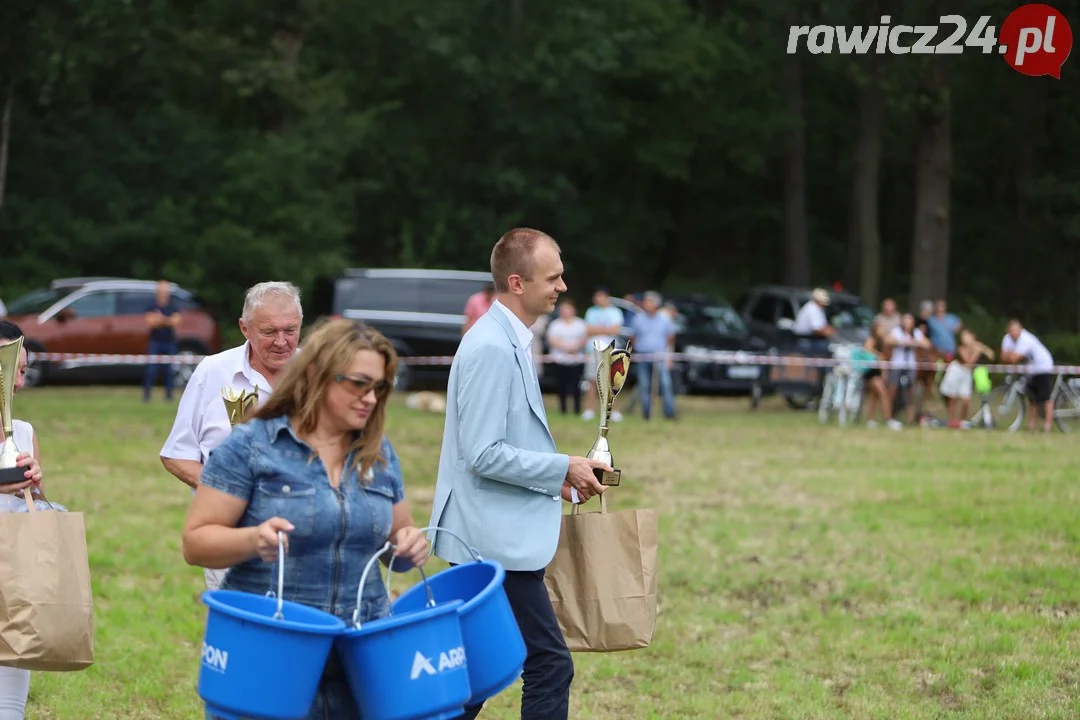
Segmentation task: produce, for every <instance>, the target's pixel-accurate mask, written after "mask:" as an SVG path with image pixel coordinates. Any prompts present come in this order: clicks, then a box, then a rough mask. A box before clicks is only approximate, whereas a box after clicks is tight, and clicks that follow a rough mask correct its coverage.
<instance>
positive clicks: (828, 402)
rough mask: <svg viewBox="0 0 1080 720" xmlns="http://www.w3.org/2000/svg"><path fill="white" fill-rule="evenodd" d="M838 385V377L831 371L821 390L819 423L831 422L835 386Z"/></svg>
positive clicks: (826, 376)
mask: <svg viewBox="0 0 1080 720" xmlns="http://www.w3.org/2000/svg"><path fill="white" fill-rule="evenodd" d="M835 384H836V375H834V374H833V373H832V371H830V372H829V373H828V374H826V375H825V384H824V386H823V387H822V388H821V400H820V401H819V402H818V411H817V412H818V422H820V423H822V424H824V423H827V422H829V418H830V417H831V416H832V409H833V402H832V400H833V392H834V390H833V386H834V385H835Z"/></svg>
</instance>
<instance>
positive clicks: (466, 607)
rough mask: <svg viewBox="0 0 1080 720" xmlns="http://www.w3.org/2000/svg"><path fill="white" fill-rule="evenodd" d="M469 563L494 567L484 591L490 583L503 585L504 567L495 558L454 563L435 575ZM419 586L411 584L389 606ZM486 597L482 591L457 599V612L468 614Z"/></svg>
mask: <svg viewBox="0 0 1080 720" xmlns="http://www.w3.org/2000/svg"><path fill="white" fill-rule="evenodd" d="M470 565H489V566H491V567H493V568H495V577H493V578H491V581H490V582H489V583H488V584H487V585H486V586H485V587H484V591H486V590H487V589H488V588H490V587H491V586H492V585H503V584H504V583H505V582H506V568H504V567H503V566H502V563H500V562H497V561H495V560H486V559H485V560H474V561H472V562H467V563H461V564H460V565H455V566H454V567H448V568H446V569H445V570H443V571H441V572H439V573H437V574H436V575H441V574H442V573H444V572H449V571H451V570H456V569H457V568H464V567H468V566H470ZM436 575H432V576H431V577H432V578H434V577H436ZM419 587H420V583H417V584H416V585H413V586H412V587H411V588H409V589H408V590H405V591H404V592H402V593H401V595H399V596H398V597H397V599H395V600H394V602H393V603H391V604H390V605H391V607H393V605H394V603H396V602H397V601H398V600H400V599H401V598H403V597H405V595H406V594H407V593H411V592H413V591H416V592H419V590H417V588H419ZM487 598H488V596H487V595H484V593H483V592H480V593H477V594H476V595H473V596H472V597H471V598H469V599H468V600H465V601H461V600H457V601H455V602H460V603H461V609H460V610H459V611H458V612H459V613H461V614H462V615H468V614H469V613H471V612H472V611H473V610H475V609H476V607H477V606H478V605H480V603H482V602H485V601H486V600H487Z"/></svg>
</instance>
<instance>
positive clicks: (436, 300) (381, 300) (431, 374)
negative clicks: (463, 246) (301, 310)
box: [305, 268, 491, 390]
mask: <svg viewBox="0 0 1080 720" xmlns="http://www.w3.org/2000/svg"><path fill="white" fill-rule="evenodd" d="M490 283H491V273H490V272H471V271H465V270H422V269H414V268H399V269H389V268H385V269H384V268H378V269H376V268H369V269H361V268H357V269H350V270H346V271H345V272H344V273H343V274H342V275H340V276H338V277H336V278H323V279H322V280H320V281H319V282H318V283H317V285H316V288H315V292H314V295H313V307H311V308H310V309H309V310H310V311H313V312H310V314H311V315H312V316H316V317H317V316H318V315H335V316H340V317H346V318H350V319H352V320H360V321H362V322H364V323H366V324H368V325H370V326H372V327H374V328H375V329H377V330H378V331H379V332H381V333H382V334H383V335H385V336H386V337H387V338H388V339H389V340H390V342H392V343H393V344H394V347H395V349H396V350H397V352H398V355H400V356H402V357H409V356H428V355H436V356H452V355H454V353H455V352H457V347H458V344H459V343H460V342H461V328H462V326H463V325H464V324H465V315H464V312H465V303H466V301H468V299H469V296H470V295H472V294H473V293H476V292H479V291H480V290H483V289H484V287H485V286H486V285H489V284H490ZM307 314H309V313H307V312H306V313H305V315H307ZM449 372H450V363H449V362H447V363H446V364H445V365H406V364H405V363H401V364H400V365H399V367H398V374H397V377H396V378H395V380H396V383H397V389H398V390H407V389H408V388H409V387H410V386H411V385H413V384H414V383H415V382H417V381H419V380H421V379H430V380H436V379H438V380H445V379H446V377H447V376H448V375H449Z"/></svg>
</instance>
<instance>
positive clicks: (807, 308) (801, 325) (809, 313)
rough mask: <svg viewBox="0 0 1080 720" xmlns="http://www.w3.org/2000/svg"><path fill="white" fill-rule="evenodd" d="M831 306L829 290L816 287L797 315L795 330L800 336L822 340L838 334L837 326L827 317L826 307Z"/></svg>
mask: <svg viewBox="0 0 1080 720" xmlns="http://www.w3.org/2000/svg"><path fill="white" fill-rule="evenodd" d="M827 307H829V291H828V290H824V289H822V288H815V289H814V292H812V293H810V301H809V302H807V303H806V304H805V305H803V306H802V307H801V308H800V309H799V314H798V315H796V316H795V328H794V332H795V334H796V335H798V336H799V337H800V338H809V339H812V340H820V339H821V338H830V337H832V336H833V335H835V334H836V328H834V327H833V326H832V325H830V324H829V319H828V318H827V317H825V308H827Z"/></svg>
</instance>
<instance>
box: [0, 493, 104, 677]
mask: <svg viewBox="0 0 1080 720" xmlns="http://www.w3.org/2000/svg"><path fill="white" fill-rule="evenodd" d="M23 496H24V497H25V498H26V504H27V506H28V507H29V510H30V512H27V513H0V665H7V666H9V667H17V668H23V669H24V670H47V671H64V670H82V669H84V668H87V667H89V666H90V665H92V664H93V663H94V600H93V595H92V593H91V587H90V562H89V559H88V557H87V552H86V529H85V526H84V523H83V514H82V513H77V512H58V511H52V510H48V511H44V512H42V511H39V510H37V509H35V508H34V501H33V498H32V497H31V496H30V493H29V491H24V492H23Z"/></svg>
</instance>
